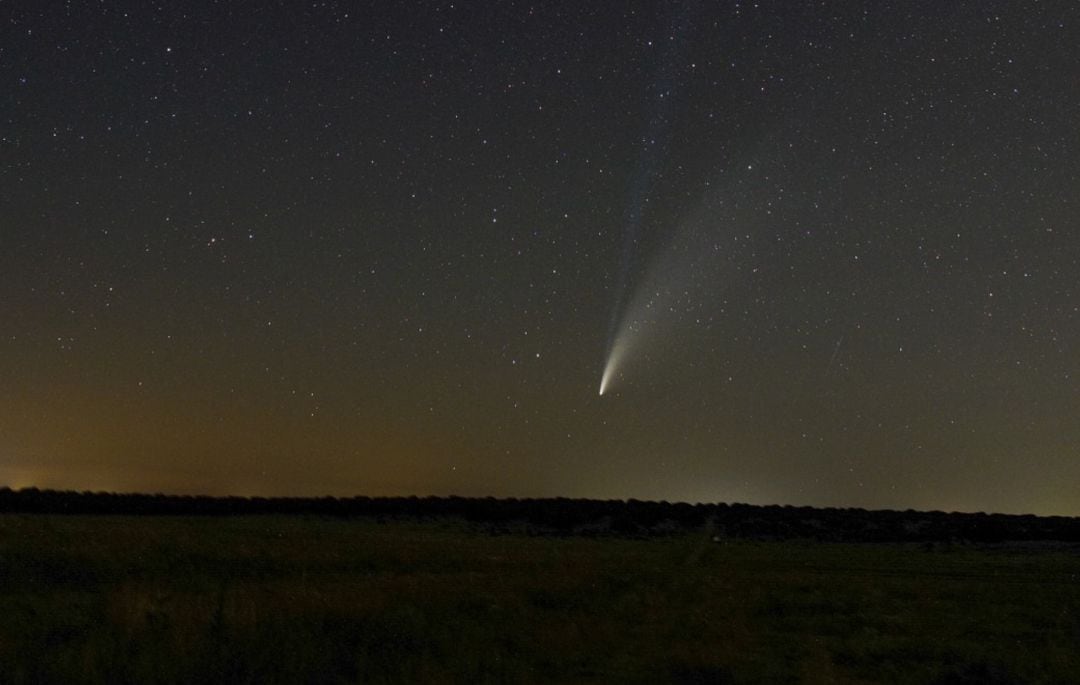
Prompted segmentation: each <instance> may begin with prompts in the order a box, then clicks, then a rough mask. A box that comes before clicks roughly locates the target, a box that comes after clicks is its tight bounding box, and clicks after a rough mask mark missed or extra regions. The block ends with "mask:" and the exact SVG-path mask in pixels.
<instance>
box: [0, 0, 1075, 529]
mask: <svg viewBox="0 0 1080 685" xmlns="http://www.w3.org/2000/svg"><path fill="white" fill-rule="evenodd" d="M0 22H2V24H0V92H2V95H0V485H3V484H6V485H9V486H11V487H28V486H37V487H51V488H72V489H78V490H122V491H132V490H138V491H151V492H155V491H161V492H172V493H207V494H239V495H255V494H261V495H321V494H332V495H352V494H365V495H391V494H395V495H396V494H406V495H408V494H417V495H427V494H438V495H443V494H459V495H477V496H487V495H493V496H517V497H524V496H568V497H593V498H619V499H624V498H631V497H633V498H638V499H666V500H672V501H674V500H685V501H727V502H751V503H762V504H771V503H778V504H787V503H790V504H810V505H828V506H844V507H848V506H852V507H867V508H894V509H906V508H916V509H942V510H949V511H951V510H961V511H978V510H983V511H1001V512H1024V513H1026V512H1031V513H1038V514H1071V515H1080V385H1078V383H1080V348H1078V346H1077V341H1078V338H1080V225H1078V209H1080V127H1078V122H1080V5H1078V4H1077V3H1075V2H1071V1H1069V0H1060V1H1056V2H1055V1H1048V2H1038V1H1036V0H999V1H995V0H980V1H977V2H976V1H969V2H941V1H938V0H933V1H930V0H926V1H921V2H916V1H912V2H899V1H887V0H882V1H877V0H875V1H866V2H813V3H811V2H788V1H780V0H777V1H775V2H764V1H763V2H735V1H726V2H715V3H714V2H700V3H685V4H678V3H670V4H669V3H655V4H646V3H607V2H603V3H581V2H570V1H566V2H543V1H541V2H537V3H526V2H516V1H514V2H476V3H471V2H464V3H459V4H445V3H436V2H432V3H414V2H411V1H403V2H392V3H370V4H362V3H355V4H354V3H347V2H315V3H310V2H305V3H302V2H274V3H269V2H267V3H261V2H259V3H257V2H251V3H238V2H194V1H193V2H161V3H152V2H142V1H135V0H130V1H123V0H121V1H118V2H90V1H89V0H88V1H86V2H82V1H71V2H59V1H57V2H31V1H30V0H22V1H15V2H12V1H10V0H9V1H5V2H2V3H0ZM605 369H609V371H608V374H607V377H608V380H607V382H606V385H607V387H606V388H605V392H604V394H603V395H600V394H599V392H598V390H599V387H600V383H601V378H602V376H605Z"/></svg>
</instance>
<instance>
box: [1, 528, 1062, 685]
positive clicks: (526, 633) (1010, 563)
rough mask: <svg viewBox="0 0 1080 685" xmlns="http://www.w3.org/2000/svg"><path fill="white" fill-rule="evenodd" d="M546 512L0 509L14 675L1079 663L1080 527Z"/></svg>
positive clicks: (137, 677) (668, 678)
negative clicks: (582, 530) (1032, 537)
mask: <svg viewBox="0 0 1080 685" xmlns="http://www.w3.org/2000/svg"><path fill="white" fill-rule="evenodd" d="M537 532H538V530H537V529H532V528H529V527H527V526H526V527H519V528H517V529H511V528H510V527H509V526H502V527H498V528H496V527H492V526H491V525H486V524H485V525H478V524H475V523H470V522H468V521H466V520H464V519H462V518H441V519H433V520H430V521H426V522H423V521H417V520H401V519H393V518H386V519H385V520H384V522H382V523H380V522H379V521H378V520H377V519H375V518H341V517H329V516H312V515H294V516H284V515H260V516H254V515H248V516H231V517H207V516H202V517H194V516H188V517H179V516H171V517H168V516H159V517H134V516H114V515H112V516H110V515H105V516H101V515H99V516H89V515H87V516H58V515H44V514H4V515H0V680H2V681H3V682H10V683H49V682H57V683H79V682H87V683H127V682H130V683H192V682H230V683H231V682H235V683H275V682H279V683H303V682H311V683H334V682H340V683H350V682H363V683H395V682H425V683H440V682H468V683H473V682H477V683H483V682H514V683H517V682H551V681H562V682H567V681H568V682H627V683H632V682H640V683H655V682H675V683H773V682H800V681H801V682H808V683H815V682H820V683H826V682H888V683H995V682H996V683H1013V682H1030V683H1069V682H1077V681H1078V680H1080V652H1078V651H1077V649H1076V645H1078V644H1080V550H1077V548H1075V547H1072V546H1069V545H1064V544H1046V543H1041V544H1037V545H1036V544H1031V543H1028V544H1026V545H1025V546H1018V545H999V546H986V545H982V546H976V545H974V544H970V543H960V544H957V543H903V544H895V543H894V544H865V543H863V544H855V543H828V542H812V541H805V540H803V541H800V540H787V541H777V540H749V539H734V538H730V537H721V536H719V535H718V533H717V530H715V529H710V528H709V527H707V526H706V527H701V528H699V529H697V530H693V531H684V530H676V531H674V532H671V533H670V534H668V535H663V536H660V535H654V536H651V537H641V536H639V537H618V536H614V535H605V536H593V537H588V536H580V535H579V536H569V535H540V534H537ZM496 533H498V534H496Z"/></svg>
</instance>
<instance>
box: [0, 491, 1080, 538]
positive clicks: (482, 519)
mask: <svg viewBox="0 0 1080 685" xmlns="http://www.w3.org/2000/svg"><path fill="white" fill-rule="evenodd" d="M0 513H23V514H70V515H129V516H241V515H242V516H257V515H311V516H328V517H341V518H366V519H373V520H376V521H389V520H438V519H456V520H460V521H463V522H466V523H468V524H470V525H473V526H476V527H479V528H482V529H484V530H487V531H489V532H491V533H510V532H520V533H527V534H541V535H586V536H590V535H591V536H624V537H651V536H662V535H674V534H679V533H684V532H688V531H705V532H707V533H709V534H710V535H712V536H713V538H714V539H716V540H718V541H719V540H723V539H727V538H744V539H785V540H786V539H813V540H822V541H835V542H950V541H970V542H1004V541H1032V542H1039V541H1045V542H1050V541H1056V542H1070V543H1080V518H1073V517H1061V516H1033V515H1012V514H986V513H956V512H951V513H946V512H941V511H915V510H910V509H909V510H906V511H893V510H866V509H854V508H848V509H841V508H818V507H800V506H779V505H769V506H762V505H752V504H724V503H716V504H688V503H685V502H663V501H661V502H654V501H641V500H635V499H629V500H591V499H569V498H563V497H556V498H538V499H531V498H524V499H517V498H505V499H496V498H494V497H483V498H478V497H456V496H449V497H415V496H413V497H210V496H188V495H164V494H137V493H122V494H121V493H110V492H73V491H59V490H39V489H37V488H24V489H21V490H12V489H10V488H0Z"/></svg>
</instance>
